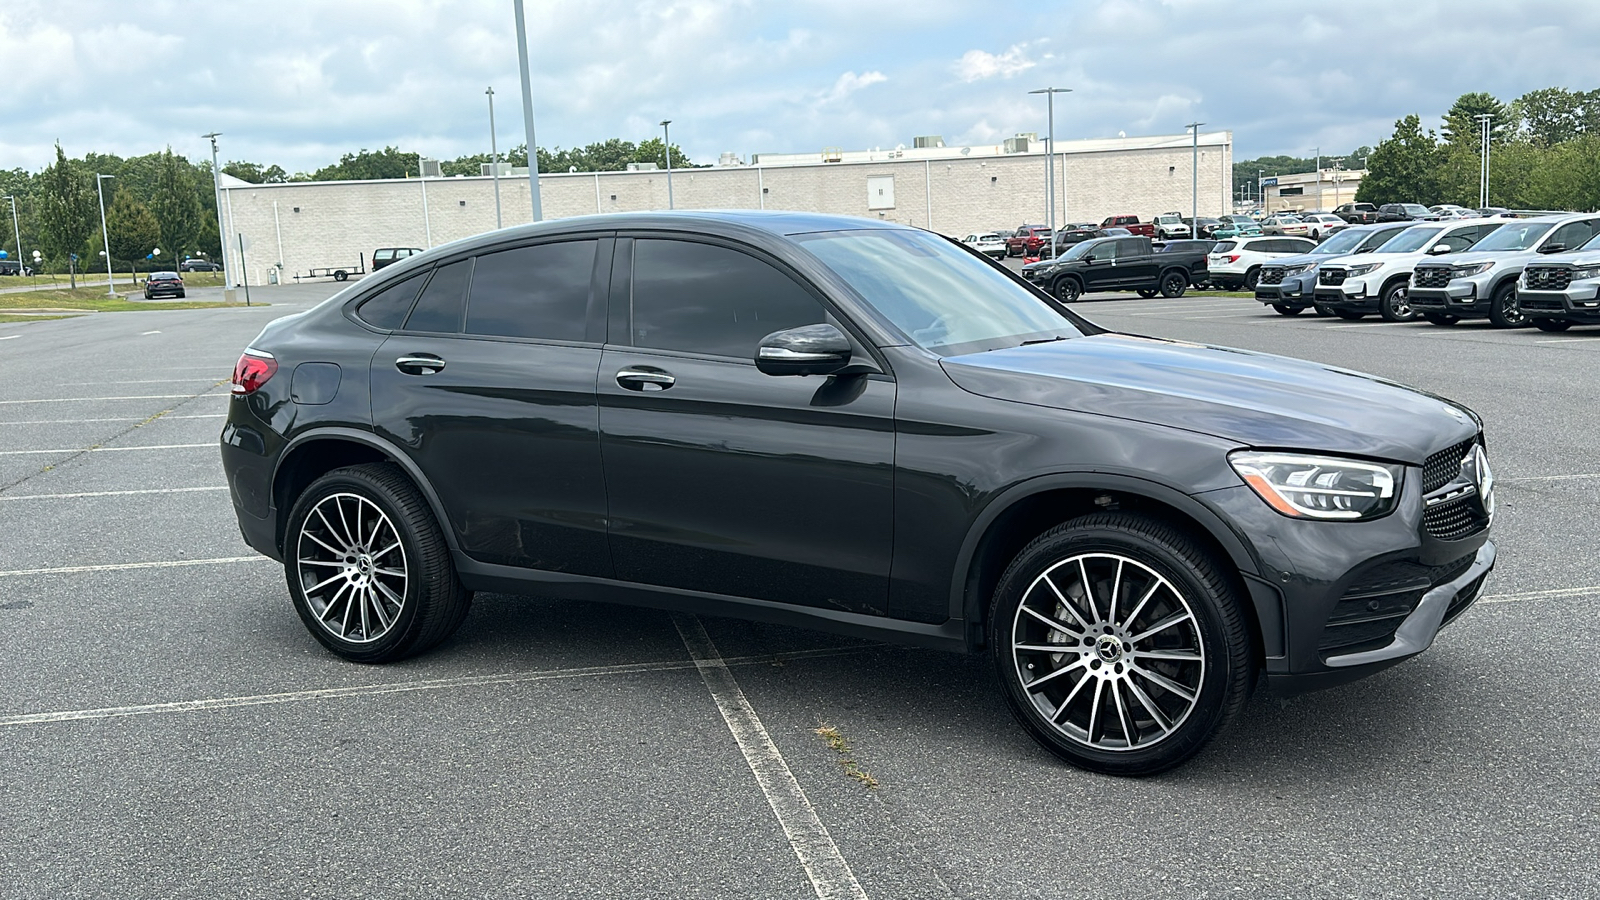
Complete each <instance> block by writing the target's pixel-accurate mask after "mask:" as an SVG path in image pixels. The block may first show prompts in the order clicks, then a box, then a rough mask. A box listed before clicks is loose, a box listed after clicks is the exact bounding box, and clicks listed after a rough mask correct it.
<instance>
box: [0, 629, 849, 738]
mask: <svg viewBox="0 0 1600 900" xmlns="http://www.w3.org/2000/svg"><path fill="white" fill-rule="evenodd" d="M877 649H881V647H880V645H867V646H860V647H822V648H818V649H816V650H795V651H791V652H783V653H768V654H763V655H759V656H737V657H729V658H728V659H725V660H723V661H722V662H723V664H724V665H727V666H758V665H773V664H777V663H783V662H787V661H789V660H798V659H818V658H824V657H830V656H850V655H853V654H858V653H866V652H869V651H871V650H877ZM698 667H699V664H698V663H696V662H695V661H694V660H690V659H681V660H666V661H663V662H647V663H621V664H618V665H611V666H579V667H575V668H569V669H542V670H539V671H534V672H502V673H497V674H494V675H464V676H461V677H459V678H428V679H422V680H418V681H398V682H387V683H382V684H364V685H356V686H352V687H340V688H320V689H316V690H307V691H285V692H282V693H277V694H254V695H250V696H242V697H210V698H205V699H200V700H179V701H175V702H171V703H144V704H140V705H137V706H103V707H98V708H93V709H68V710H59V711H55V712H39V713H20V714H17V715H10V716H0V728H4V727H15V726H19V725H47V724H50V723H54V722H79V721H83V720H86V719H120V718H127V717H131V716H150V715H160V714H162V713H187V712H202V711H204V710H210V709H233V708H237V707H241V706H271V705H276V704H283V703H304V702H308V701H317V700H338V699H342V698H345V697H365V696H374V695H380V694H406V693H414V692H417V691H441V690H449V689H451V688H463V687H479V686H483V685H496V684H526V683H528V682H533V681H551V680H554V679H560V678H592V677H595V676H600V675H630V674H633V673H635V672H671V671H681V670H685V669H695V668H698Z"/></svg>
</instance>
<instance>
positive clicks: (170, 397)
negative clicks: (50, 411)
mask: <svg viewBox="0 0 1600 900" xmlns="http://www.w3.org/2000/svg"><path fill="white" fill-rule="evenodd" d="M205 396H213V397H228V396H231V395H230V394H209V395H208V394H206V393H204V392H201V393H199V394H139V395H136V396H129V397H45V398H42V399H39V400H0V404H3V405H6V406H10V405H13V404H17V403H87V402H90V401H93V400H192V399H194V398H196V397H205Z"/></svg>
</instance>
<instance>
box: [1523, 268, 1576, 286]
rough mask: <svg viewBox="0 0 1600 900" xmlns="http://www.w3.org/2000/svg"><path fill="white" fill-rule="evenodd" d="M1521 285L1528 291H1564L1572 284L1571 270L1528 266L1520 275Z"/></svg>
mask: <svg viewBox="0 0 1600 900" xmlns="http://www.w3.org/2000/svg"><path fill="white" fill-rule="evenodd" d="M1522 283H1523V286H1525V287H1526V288H1527V289H1528V290H1530V291H1564V290H1566V289H1567V285H1569V284H1571V283H1572V270H1571V269H1565V268H1542V267H1539V266H1529V267H1528V268H1527V269H1526V270H1525V271H1524V272H1523V274H1522Z"/></svg>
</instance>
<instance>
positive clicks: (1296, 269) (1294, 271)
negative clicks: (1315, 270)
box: [1283, 263, 1311, 278]
mask: <svg viewBox="0 0 1600 900" xmlns="http://www.w3.org/2000/svg"><path fill="white" fill-rule="evenodd" d="M1309 268H1311V264H1310V263H1307V264H1305V265H1303V266H1285V267H1284V270H1283V277H1285V278H1288V277H1289V276H1290V275H1299V274H1300V273H1301V272H1304V271H1305V270H1307V269H1309Z"/></svg>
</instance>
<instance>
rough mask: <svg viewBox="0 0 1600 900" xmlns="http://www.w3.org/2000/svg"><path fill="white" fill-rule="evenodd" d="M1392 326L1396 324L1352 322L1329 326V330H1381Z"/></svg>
mask: <svg viewBox="0 0 1600 900" xmlns="http://www.w3.org/2000/svg"><path fill="white" fill-rule="evenodd" d="M1392 324H1394V323H1392V322H1351V323H1350V324H1348V325H1329V326H1328V327H1329V328H1381V327H1382V326H1384V325H1392Z"/></svg>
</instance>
